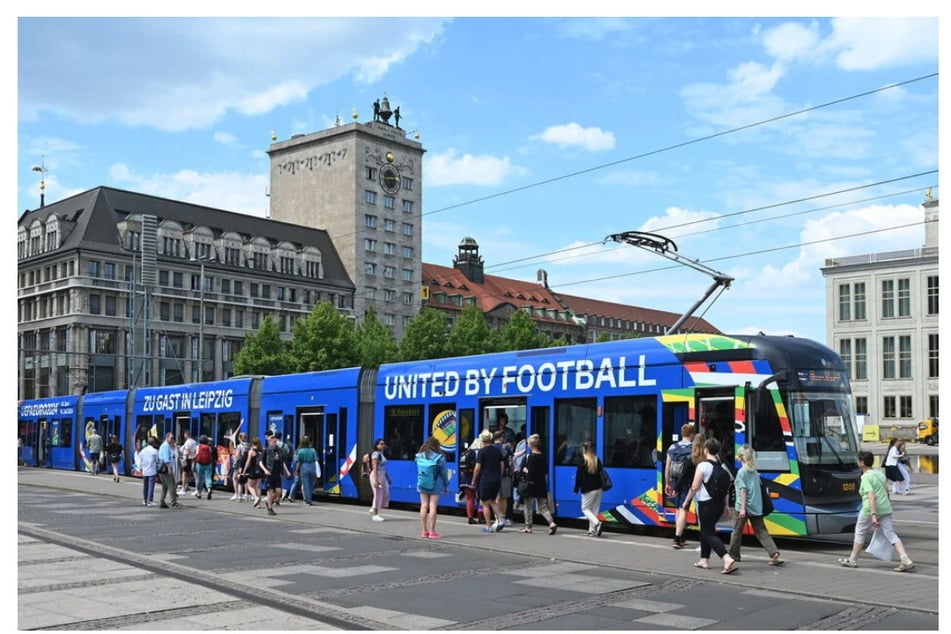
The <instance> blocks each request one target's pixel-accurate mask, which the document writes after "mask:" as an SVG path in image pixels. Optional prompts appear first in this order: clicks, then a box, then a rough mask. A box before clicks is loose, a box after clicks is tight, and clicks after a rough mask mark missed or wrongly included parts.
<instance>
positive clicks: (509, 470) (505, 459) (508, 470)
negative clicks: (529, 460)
mask: <svg viewBox="0 0 951 634" xmlns="http://www.w3.org/2000/svg"><path fill="white" fill-rule="evenodd" d="M499 451H500V452H501V453H502V477H503V478H511V477H512V474H513V473H515V469H514V467H513V465H512V450H511V449H509V446H508V445H501V446H500V447H499Z"/></svg>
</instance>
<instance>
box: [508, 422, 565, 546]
mask: <svg viewBox="0 0 951 634" xmlns="http://www.w3.org/2000/svg"><path fill="white" fill-rule="evenodd" d="M541 445H542V441H541V438H540V437H539V435H538V434H532V435H531V436H529V437H528V450H529V454H528V455H527V456H526V457H525V460H524V462H523V463H522V471H521V476H520V477H521V478H525V480H526V481H527V482H528V486H527V487H526V488H525V489H524V490H523V494H522V504H523V507H522V511H523V512H524V513H525V526H524V527H523V528H520V529H518V532H520V533H531V532H532V502H534V503H535V504H536V505H537V506H538V514H539V515H541V516H542V517H544V518H545V519H546V520H547V521H548V534H549V535H554V534H555V531H557V530H558V525H557V524H555V520H554V519H552V516H551V510H550V509H549V508H548V461H547V460H545V455H544V454H543V453H542V450H541Z"/></svg>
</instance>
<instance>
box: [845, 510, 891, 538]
mask: <svg viewBox="0 0 951 634" xmlns="http://www.w3.org/2000/svg"><path fill="white" fill-rule="evenodd" d="M878 525H879V527H880V528H881V529H882V533H883V534H884V535H885V539H887V540H888V543H889V544H894V543H895V542H898V541H901V540H900V538H899V537H898V533H896V532H895V527H894V526H893V525H892V514H891V513H889V514H888V515H879V516H878ZM874 530H875V527H874V526H873V525H872V516H871V515H866V514H865V513H859V517H858V520H857V521H856V522H855V539H854V540H853V543H855V544H862V545H865V543H866V542H868V540H870V539H871V538H872V532H873V531H874Z"/></svg>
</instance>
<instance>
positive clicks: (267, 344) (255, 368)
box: [234, 315, 293, 375]
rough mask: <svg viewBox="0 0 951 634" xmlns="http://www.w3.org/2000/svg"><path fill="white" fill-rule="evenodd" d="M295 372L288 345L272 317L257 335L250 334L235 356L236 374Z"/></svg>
mask: <svg viewBox="0 0 951 634" xmlns="http://www.w3.org/2000/svg"><path fill="white" fill-rule="evenodd" d="M292 371H293V363H292V362H291V356H290V354H289V353H288V350H287V343H286V342H284V341H282V340H281V331H280V330H279V329H278V327H277V322H276V321H274V319H272V318H271V316H270V315H268V316H267V317H265V318H264V321H263V322H262V323H261V327H260V328H258V331H257V332H256V333H248V334H247V335H246V336H245V338H244V346H242V348H241V350H239V351H238V354H236V355H235V356H234V373H235V374H272V375H274V374H287V373H288V372H292Z"/></svg>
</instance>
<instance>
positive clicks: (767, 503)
mask: <svg viewBox="0 0 951 634" xmlns="http://www.w3.org/2000/svg"><path fill="white" fill-rule="evenodd" d="M759 494H760V498H761V499H762V500H763V514H762V515H761V516H760V517H766V516H767V515H769V514H770V513H772V512H773V511H774V510H775V509H774V508H773V498H771V497H770V496H769V487H767V486H766V482H765V481H764V480H763V478H762V477H760V479H759Z"/></svg>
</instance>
